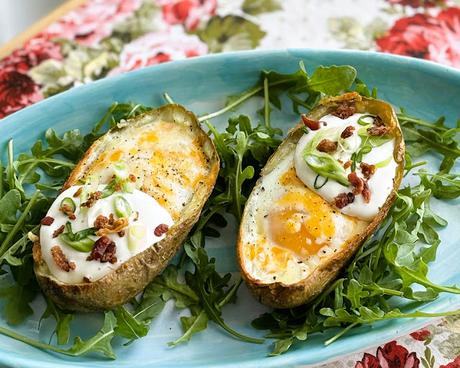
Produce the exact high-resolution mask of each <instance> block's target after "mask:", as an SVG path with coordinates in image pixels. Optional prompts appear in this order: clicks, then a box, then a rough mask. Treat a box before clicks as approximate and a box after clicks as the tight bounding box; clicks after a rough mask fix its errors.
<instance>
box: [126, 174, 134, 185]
mask: <svg viewBox="0 0 460 368" xmlns="http://www.w3.org/2000/svg"><path fill="white" fill-rule="evenodd" d="M128 178H129V181H130V182H131V183H135V182H136V176H135V175H133V174H129V177H128Z"/></svg>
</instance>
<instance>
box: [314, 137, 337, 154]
mask: <svg viewBox="0 0 460 368" xmlns="http://www.w3.org/2000/svg"><path fill="white" fill-rule="evenodd" d="M316 149H317V150H318V151H320V152H327V153H329V152H334V151H335V150H337V142H334V141H331V140H330V139H323V140H322V141H321V142H319V143H318V145H317V146H316Z"/></svg>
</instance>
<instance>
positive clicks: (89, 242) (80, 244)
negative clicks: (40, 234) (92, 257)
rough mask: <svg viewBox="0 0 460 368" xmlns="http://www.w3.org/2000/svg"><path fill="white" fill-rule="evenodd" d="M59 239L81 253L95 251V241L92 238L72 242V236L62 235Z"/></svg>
mask: <svg viewBox="0 0 460 368" xmlns="http://www.w3.org/2000/svg"><path fill="white" fill-rule="evenodd" d="M59 239H60V240H61V241H63V242H64V243H66V244H67V245H68V246H70V247H72V248H73V249H75V250H78V251H79V252H90V251H91V249H93V245H94V243H95V241H94V240H93V239H91V238H88V237H86V238H83V239H79V240H72V239H71V236H70V234H67V233H66V234H61V235H59Z"/></svg>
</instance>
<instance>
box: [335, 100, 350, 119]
mask: <svg viewBox="0 0 460 368" xmlns="http://www.w3.org/2000/svg"><path fill="white" fill-rule="evenodd" d="M355 112H356V108H355V107H354V106H353V105H349V104H347V103H346V102H344V103H342V104H340V105H338V106H337V108H336V110H335V111H334V112H333V113H332V115H334V116H337V117H339V118H340V119H346V118H349V117H350V116H351V115H353V114H354V113H355Z"/></svg>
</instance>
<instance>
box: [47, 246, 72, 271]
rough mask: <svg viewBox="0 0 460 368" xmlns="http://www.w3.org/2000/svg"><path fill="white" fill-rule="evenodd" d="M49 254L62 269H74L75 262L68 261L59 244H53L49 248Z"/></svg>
mask: <svg viewBox="0 0 460 368" xmlns="http://www.w3.org/2000/svg"><path fill="white" fill-rule="evenodd" d="M51 256H52V257H53V260H54V262H55V263H56V265H57V266H58V267H59V268H60V269H61V270H63V271H65V272H69V271H70V270H75V267H76V265H75V263H74V262H69V260H68V259H67V257H66V255H65V254H64V252H63V251H62V249H61V247H60V246H59V245H55V246H54V247H52V248H51Z"/></svg>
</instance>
